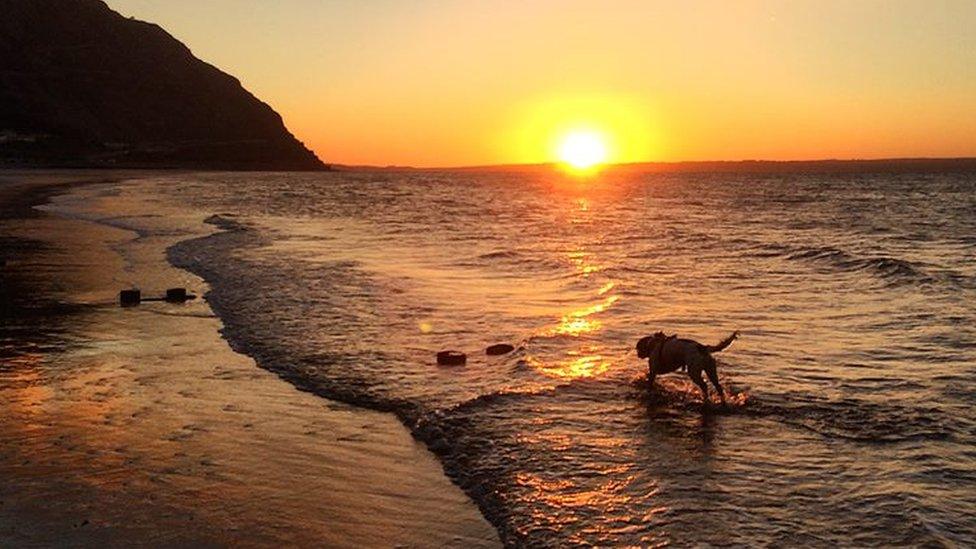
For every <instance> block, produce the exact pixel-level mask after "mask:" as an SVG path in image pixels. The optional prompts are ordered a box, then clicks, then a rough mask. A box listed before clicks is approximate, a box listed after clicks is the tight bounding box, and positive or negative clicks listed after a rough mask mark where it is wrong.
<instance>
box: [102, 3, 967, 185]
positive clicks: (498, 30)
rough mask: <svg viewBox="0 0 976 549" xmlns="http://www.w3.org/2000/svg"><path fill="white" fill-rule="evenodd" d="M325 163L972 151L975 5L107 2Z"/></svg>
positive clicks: (470, 162)
mask: <svg viewBox="0 0 976 549" xmlns="http://www.w3.org/2000/svg"><path fill="white" fill-rule="evenodd" d="M107 3H108V4H109V6H110V7H112V8H113V9H115V10H117V11H119V12H120V13H122V14H123V15H126V16H134V17H136V18H138V19H143V20H146V21H151V22H154V23H158V24H159V25H161V26H162V27H163V28H165V29H166V30H167V31H169V32H170V34H172V35H173V36H175V37H176V38H177V39H179V40H180V41H182V42H183V43H185V44H186V45H187V46H189V47H190V49H191V50H193V52H194V54H195V55H196V56H197V57H199V58H201V59H203V60H204V61H207V62H209V63H212V64H214V65H216V66H217V67H219V68H220V69H222V70H224V71H226V72H229V73H230V74H233V75H234V76H236V77H238V78H239V79H240V80H241V82H242V83H243V84H244V86H245V87H246V88H247V89H248V90H250V91H251V92H252V93H254V94H255V95H257V96H258V97H259V98H261V99H262V100H264V101H266V102H267V103H269V104H270V105H271V106H272V107H274V108H275V110H277V111H278V112H279V113H280V114H281V115H282V116H283V118H284V120H285V124H286V125H287V126H288V128H289V129H290V130H291V131H292V133H294V134H295V135H296V136H297V137H298V138H299V139H300V140H302V141H303V142H304V143H305V144H306V145H307V146H309V147H310V148H311V149H313V150H314V151H315V152H316V153H317V154H318V155H319V157H320V158H322V159H323V160H325V161H326V162H330V163H340V164H370V165H412V166H471V165H487V164H507V163H523V162H528V163H534V162H548V161H553V160H557V156H558V151H559V150H560V149H559V147H560V143H561V141H562V140H564V139H565V137H566V136H567V135H568V134H572V133H573V132H576V133H579V132H581V131H582V132H589V134H591V135H597V136H599V139H600V140H601V141H602V142H603V145H604V146H605V149H606V153H607V154H606V156H607V158H606V159H607V160H608V161H612V162H636V161H685V160H741V159H771V160H786V159H820V158H892V157H922V156H925V157H955V156H976V31H974V29H976V1H973V0H960V1H950V0H930V1H922V0H918V1H898V0H887V1H880V0H877V1H875V0H846V1H832V0H819V1H800V0H797V1H758V0H756V1H748V0H742V1H732V0H726V1H687V2H670V1H669V2H663V1H662V2H657V1H651V0H640V1H626V0H619V1H613V0H604V1H577V0H558V1H556V0H553V1H549V0H533V1H505V0H495V1H490V2H489V1H483V2H474V1H463V0H456V1H452V0H441V1H429V2H428V1H421V0H409V1H408V0H403V1H395V0H373V1H367V0H348V1H347V0H342V1H329V0H276V1H266V0H107Z"/></svg>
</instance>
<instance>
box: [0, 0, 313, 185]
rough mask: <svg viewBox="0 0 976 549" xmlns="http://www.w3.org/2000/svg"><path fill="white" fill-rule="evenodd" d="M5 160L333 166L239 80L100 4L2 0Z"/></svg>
mask: <svg viewBox="0 0 976 549" xmlns="http://www.w3.org/2000/svg"><path fill="white" fill-rule="evenodd" d="M0 163H5V164H8V165H9V164H21V165H24V164H26V165H32V164H33V165H48V166H51V165H56V166H70V167H74V166H113V167H123V166H140V167H143V166H144V167H186V168H220V169H267V170H316V169H323V168H325V166H324V165H323V164H322V162H321V161H320V160H319V159H318V158H317V157H316V156H315V154H314V153H312V152H311V151H310V150H308V149H307V148H305V146H304V145H302V143H301V142H299V141H298V140H297V139H295V137H294V136H293V135H292V134H291V133H289V132H288V130H287V129H286V128H285V126H284V124H283V123H282V120H281V117H280V116H279V115H278V114H277V113H276V112H275V111H274V110H272V109H271V107H269V106H268V105H267V104H265V103H263V102H261V101H260V100H258V99H257V98H255V97H254V96H253V95H251V94H250V93H249V92H248V91H247V90H245V89H244V88H243V87H241V84H240V82H239V81H238V80H237V79H236V78H234V77H232V76H230V75H228V74H225V73H223V72H221V71H220V70H218V69H217V68H215V67H213V66H211V65H209V64H207V63H204V62H203V61H200V60H199V59H197V58H196V57H194V56H193V54H192V53H191V52H190V50H189V49H188V48H187V47H186V46H184V45H183V44H182V43H180V42H179V41H177V40H176V39H175V38H173V37H172V36H170V35H169V34H168V33H167V32H166V31H164V30H163V29H162V28H160V27H159V26H157V25H154V24H151V23H145V22H142V21H137V20H134V19H127V18H125V17H122V16H121V15H119V14H118V13H116V12H114V11H112V10H111V9H109V8H108V6H106V5H105V4H104V3H103V2H101V1H100V0H0Z"/></svg>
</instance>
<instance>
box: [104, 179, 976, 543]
mask: <svg viewBox="0 0 976 549" xmlns="http://www.w3.org/2000/svg"><path fill="white" fill-rule="evenodd" d="M99 192H100V193H102V195H103V198H104V199H106V200H115V199H118V200H127V203H130V204H131V203H133V201H132V200H131V197H133V196H137V195H138V196H139V197H142V198H141V199H140V200H141V201H140V202H139V203H140V204H144V205H145V207H144V208H143V211H132V212H127V213H126V216H128V218H129V221H125V220H122V219H120V220H115V221H114V222H118V223H122V222H125V223H129V222H131V221H132V220H133V219H136V218H138V217H140V216H142V217H145V218H147V219H148V218H151V217H153V216H159V215H163V214H161V213H160V212H167V211H168V212H173V211H179V212H183V215H187V216H189V217H188V218H192V219H194V220H196V221H195V222H197V223H206V224H209V226H211V229H212V234H209V235H207V236H203V237H196V238H191V239H188V240H184V241H182V242H180V243H178V244H176V245H175V246H173V247H172V248H170V249H169V250H168V252H167V256H168V259H169V261H170V262H172V263H173V264H174V265H176V266H178V267H181V268H183V269H186V270H188V271H191V272H192V273H195V274H197V275H199V276H201V277H202V278H203V279H205V280H206V282H207V283H208V284H209V286H210V290H209V292H208V293H207V295H206V299H207V300H208V301H209V303H210V305H211V307H212V308H213V309H214V311H215V312H216V313H217V314H218V315H219V316H220V318H221V320H222V322H223V326H224V329H223V336H224V337H225V338H226V339H227V340H228V341H229V342H230V344H231V345H232V347H233V348H234V349H235V350H237V351H239V352H242V353H245V354H247V355H249V356H251V357H253V358H254V359H255V360H256V362H257V363H258V364H259V365H260V366H261V367H262V368H265V369H268V370H270V371H272V372H274V373H276V374H277V375H279V376H280V377H281V378H283V379H285V380H287V381H288V382H290V383H292V384H294V385H295V386H297V387H298V388H299V389H302V390H304V391H309V392H312V393H314V394H316V395H319V396H321V397H324V398H327V399H333V400H338V401H342V402H346V403H351V404H354V405H357V406H362V407H366V408H371V409H376V410H381V411H386V412H389V413H392V414H395V415H396V416H397V417H398V418H399V419H400V421H402V423H403V424H404V425H405V426H406V427H407V428H408V429H409V430H410V432H411V433H412V434H413V436H414V437H415V438H416V439H417V440H418V441H419V442H421V443H423V444H424V445H426V446H427V447H428V448H429V449H430V450H431V451H432V452H433V453H434V454H435V455H436V456H437V458H438V459H439V460H440V461H441V463H442V464H443V467H444V471H445V473H446V474H447V475H448V476H449V477H450V479H451V480H452V481H453V482H454V483H456V484H457V485H458V486H460V487H461V488H462V489H463V490H464V492H465V493H467V494H468V495H469V496H470V497H471V498H472V499H473V500H474V501H475V503H476V504H477V505H478V507H479V508H480V510H481V512H482V513H483V514H484V515H485V517H486V518H487V519H488V520H489V521H490V522H491V523H492V524H493V525H494V526H495V527H496V528H497V530H498V532H499V535H500V537H501V539H502V541H503V542H504V543H506V544H507V545H510V546H527V547H547V546H572V545H599V546H621V545H626V546H665V545H676V546H692V545H720V546H730V545H731V546H819V547H833V546H869V545H871V546H905V545H911V546H947V547H954V546H957V547H966V546H969V547H971V546H973V544H974V543H976V409H974V405H976V307H974V305H976V175H973V174H937V173H917V174H863V173H862V174H850V175H842V174H836V175H824V174H800V173H797V174H783V173H780V174H770V175H763V174H727V173H725V174H723V173H699V174H691V173H688V174H652V173H643V174H642V173H623V172H620V173H613V172H609V171H608V172H605V173H603V174H596V175H591V176H588V177H575V176H572V175H567V174H561V173H558V172H547V171H542V170H533V171H524V172H520V171H517V170H509V171H498V172H491V171H454V172H452V171H377V172H365V171H364V172H326V173H253V174H252V173H168V174H162V175H139V176H133V177H132V178H131V180H129V181H127V182H126V183H125V184H119V185H107V186H104V187H103V189H102V190H100V191H99ZM143 226H151V224H143ZM197 234H199V232H198V233H197ZM657 331H663V332H665V333H668V334H677V335H679V336H680V337H685V338H690V339H694V340H696V341H699V342H702V343H705V344H715V343H717V342H719V341H720V340H722V339H724V338H725V337H726V336H728V335H729V334H730V333H732V332H733V331H739V332H740V338H739V339H738V340H736V341H735V342H734V343H733V344H732V346H731V347H730V348H728V349H726V350H725V351H723V352H721V353H717V354H716V355H715V357H716V359H718V362H719V367H718V371H719V376H720V379H721V382H722V384H723V386H724V387H725V389H726V391H727V393H728V395H729V398H728V405H727V406H724V407H723V406H721V405H720V404H719V403H718V401H717V400H714V396H715V395H714V392H713V393H712V397H713V400H712V401H710V402H707V403H706V402H703V401H702V397H701V394H700V392H699V391H698V389H697V388H696V387H695V386H694V385H693V384H692V383H691V382H690V380H689V379H688V378H687V377H686V375H685V374H683V373H681V372H678V373H674V374H670V375H667V376H660V377H658V379H657V381H656V383H655V384H654V385H653V386H649V385H648V383H647V380H646V373H647V363H646V362H645V361H642V360H641V359H639V358H638V357H637V354H636V352H635V344H636V342H637V340H638V339H639V338H641V337H642V336H644V335H648V334H653V333H654V332H657ZM498 343H508V344H511V345H513V346H514V347H515V350H514V351H513V352H511V353H508V354H504V355H500V356H489V355H487V354H486V353H485V348H486V347H487V346H489V345H493V344H498ZM442 350H457V351H461V352H464V353H466V355H467V363H466V364H465V365H463V366H441V365H438V364H437V361H436V354H437V353H438V352H439V351H442Z"/></svg>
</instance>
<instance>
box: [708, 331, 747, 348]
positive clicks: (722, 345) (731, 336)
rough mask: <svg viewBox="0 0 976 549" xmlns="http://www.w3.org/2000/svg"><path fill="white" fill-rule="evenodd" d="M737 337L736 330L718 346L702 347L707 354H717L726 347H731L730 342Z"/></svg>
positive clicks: (737, 332)
mask: <svg viewBox="0 0 976 549" xmlns="http://www.w3.org/2000/svg"><path fill="white" fill-rule="evenodd" d="M737 337H739V331H738V330H736V331H735V332H732V335H730V336H729V337H727V338H725V339H723V340H722V341H721V342H720V343H719V344H718V345H702V347H704V348H705V350H707V351H708V352H709V353H717V352H719V351H724V350H725V348H726V347H728V346H729V345H732V342H733V341H735V339H736V338H737Z"/></svg>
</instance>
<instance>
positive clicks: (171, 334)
mask: <svg viewBox="0 0 976 549" xmlns="http://www.w3.org/2000/svg"><path fill="white" fill-rule="evenodd" d="M146 176H147V175H146V174H142V173H139V172H126V173H119V172H44V173H37V172H34V173H24V172H3V173H0V215H2V219H0V235H2V236H0V243H2V246H3V247H2V252H0V253H2V257H0V259H2V260H3V263H2V266H0V280H2V286H3V290H2V298H3V302H2V306H3V310H2V315H0V319H2V321H3V325H2V326H0V418H2V419H0V476H2V479H3V482H2V483H0V544H2V545H5V546H36V545H59V546H77V545H99V546H130V545H157V546H159V545H164V546H173V545H205V546H227V545H243V546H267V545H281V544H287V545H309V546H335V547H342V546H346V547H354V546H381V547H391V546H403V547H420V546H467V547H472V546H473V547H491V546H496V545H498V544H499V540H498V537H497V534H496V533H495V531H494V529H493V528H492V527H491V525H489V524H488V522H486V521H485V519H484V518H483V517H482V516H481V515H480V513H479V512H478V509H477V507H476V506H475V505H474V504H473V503H472V502H471V501H470V500H469V499H468V498H467V497H466V496H465V495H464V494H463V493H462V492H461V490H460V489H458V488H457V487H456V486H455V485H453V484H452V483H451V482H450V481H449V480H448V479H447V477H446V476H445V475H444V473H443V469H442V467H441V465H440V463H439V462H438V461H437V460H436V459H435V458H434V456H433V455H432V454H431V453H430V452H429V451H428V450H427V449H426V448H424V447H423V445H421V444H420V443H418V442H417V441H415V440H414V439H413V438H411V436H410V434H409V432H408V431H407V429H406V428H405V427H404V426H403V425H402V424H401V423H400V422H399V421H398V420H397V419H396V418H395V417H394V416H393V415H391V414H386V413H381V412H375V411H370V410H364V409H361V408H355V407H352V406H349V405H347V404H342V403H339V402H335V401H330V400H327V399H324V398H321V397H320V396H314V395H312V394H310V393H307V392H302V391H299V390H298V389H296V388H295V387H294V386H293V385H291V384H289V383H287V382H285V381H282V380H281V379H279V377H277V376H275V375H274V374H272V373H270V372H268V371H266V370H263V369H260V368H258V367H257V365H256V364H255V363H254V361H253V360H252V359H251V358H249V357H247V356H244V355H241V354H239V353H237V352H234V351H233V350H232V349H231V348H230V347H229V346H228V344H227V342H226V341H225V340H224V339H222V338H221V335H220V332H221V329H222V323H221V321H220V320H219V319H218V318H217V317H216V316H215V315H214V314H213V312H212V311H211V309H210V308H209V306H208V304H207V302H206V301H205V300H203V299H197V300H195V301H191V302H188V303H186V304H168V303H144V304H142V305H140V306H138V307H132V308H120V307H119V306H118V304H117V294H118V292H119V290H120V289H123V288H126V287H130V286H132V285H136V286H139V287H141V288H142V290H143V292H144V294H147V295H148V294H152V293H161V292H162V291H163V290H165V289H166V288H168V287H186V288H188V289H190V290H191V291H192V292H193V293H196V294H198V295H204V294H206V293H207V291H208V286H207V285H206V284H205V283H204V282H203V281H202V280H201V279H200V278H198V277H196V276H194V275H192V274H190V273H188V272H186V271H183V270H180V269H177V268H175V267H173V266H171V265H170V264H169V263H168V262H167V261H166V259H165V257H166V249H167V248H168V247H169V246H171V245H173V244H174V243H176V242H177V241H180V240H184V239H187V238H192V237H199V236H204V235H206V234H208V233H209V232H212V231H214V230H216V229H215V228H214V227H212V226H210V225H204V224H203V223H202V219H195V220H194V219H190V218H180V217H175V218H174V217H168V216H167V217H165V218H159V219H142V220H137V219H126V218H125V215H126V214H125V212H126V211H127V206H128V205H127V204H125V203H123V202H121V199H120V198H119V197H118V196H117V193H113V192H112V191H111V187H112V185H116V184H121V183H120V182H123V181H126V180H127V179H129V178H133V177H134V178H142V177H146ZM111 181H114V182H115V183H107V182H111ZM93 188H97V189H99V191H98V192H97V193H95V194H85V193H87V192H89V190H90V189H93ZM106 188H107V189H108V190H107V191H106ZM66 194H67V195H71V196H70V197H69V198H67V199H65V200H67V201H68V203H67V204H66V203H64V202H62V204H61V212H62V213H52V212H50V211H41V210H38V209H36V208H34V207H33V206H37V205H42V204H44V203H45V202H47V201H48V200H49V199H51V198H52V197H55V196H59V195H61V196H64V195H66ZM72 201H74V202H72ZM108 205H111V213H107V212H108V210H107V209H106V208H107V207H108ZM42 208H43V206H42ZM100 208H101V209H100ZM64 211H71V212H75V215H65V214H64V213H63V212H64ZM95 218H98V219H99V220H100V221H99V222H96V221H93V219H95ZM106 220H108V221H106ZM142 222H147V223H154V224H156V225H155V226H156V227H159V226H160V224H161V225H165V227H163V230H159V231H154V232H144V231H143V232H141V231H140V230H138V227H139V224H140V223H142Z"/></svg>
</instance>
